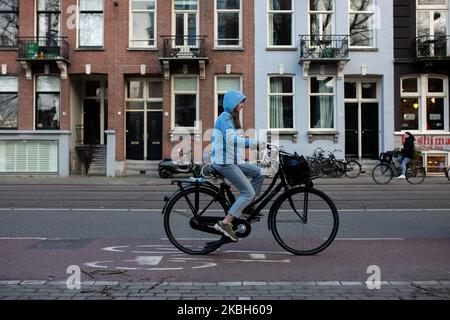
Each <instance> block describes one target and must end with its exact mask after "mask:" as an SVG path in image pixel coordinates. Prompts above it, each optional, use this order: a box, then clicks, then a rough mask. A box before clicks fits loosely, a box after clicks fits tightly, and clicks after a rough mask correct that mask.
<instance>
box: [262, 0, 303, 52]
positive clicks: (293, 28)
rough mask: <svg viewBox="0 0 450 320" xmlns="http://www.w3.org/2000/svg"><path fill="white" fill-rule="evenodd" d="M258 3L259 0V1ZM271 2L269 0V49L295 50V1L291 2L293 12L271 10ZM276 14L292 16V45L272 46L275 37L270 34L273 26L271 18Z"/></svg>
mask: <svg viewBox="0 0 450 320" xmlns="http://www.w3.org/2000/svg"><path fill="white" fill-rule="evenodd" d="M257 1H258V0H257ZM270 1H272V0H267V48H286V49H290V48H295V40H294V33H295V17H294V12H295V7H294V6H295V1H293V0H291V10H270ZM274 14H290V15H291V44H290V45H275V44H270V42H271V38H272V37H273V35H272V34H271V33H270V25H271V24H272V19H271V16H273V15H274Z"/></svg>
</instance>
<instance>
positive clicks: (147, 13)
mask: <svg viewBox="0 0 450 320" xmlns="http://www.w3.org/2000/svg"><path fill="white" fill-rule="evenodd" d="M155 16H156V0H131V15H130V18H131V26H132V27H131V37H130V47H154V46H155V45H156V41H155V39H156V25H155V22H156V19H155Z"/></svg>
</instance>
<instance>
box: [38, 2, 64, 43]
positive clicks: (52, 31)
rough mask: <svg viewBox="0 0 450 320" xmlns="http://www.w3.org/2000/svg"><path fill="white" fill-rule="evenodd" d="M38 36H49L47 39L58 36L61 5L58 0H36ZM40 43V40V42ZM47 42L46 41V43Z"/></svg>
mask: <svg viewBox="0 0 450 320" xmlns="http://www.w3.org/2000/svg"><path fill="white" fill-rule="evenodd" d="M37 15H38V17H37V18H38V30H37V31H38V36H39V37H45V38H50V39H48V40H47V42H48V41H53V40H52V39H53V38H55V37H59V36H60V31H61V7H60V0H38V3H37ZM41 44H42V42H41ZM47 44H48V43H47Z"/></svg>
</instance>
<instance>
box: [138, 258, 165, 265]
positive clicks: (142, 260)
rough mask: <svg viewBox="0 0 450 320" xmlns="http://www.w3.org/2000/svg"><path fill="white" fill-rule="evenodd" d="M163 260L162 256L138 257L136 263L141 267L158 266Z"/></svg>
mask: <svg viewBox="0 0 450 320" xmlns="http://www.w3.org/2000/svg"><path fill="white" fill-rule="evenodd" d="M162 258H163V257H162V256H140V257H136V262H137V264H138V265H140V266H157V265H158V264H159V263H160V262H161V260H162Z"/></svg>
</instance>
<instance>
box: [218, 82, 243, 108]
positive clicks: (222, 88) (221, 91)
mask: <svg viewBox="0 0 450 320" xmlns="http://www.w3.org/2000/svg"><path fill="white" fill-rule="evenodd" d="M216 88H217V89H216V90H217V92H216V99H217V100H216V101H217V116H220V114H221V113H222V112H223V110H224V109H223V97H224V96H225V93H226V92H227V91H229V90H238V91H242V89H241V77H236V76H217V77H216Z"/></svg>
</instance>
